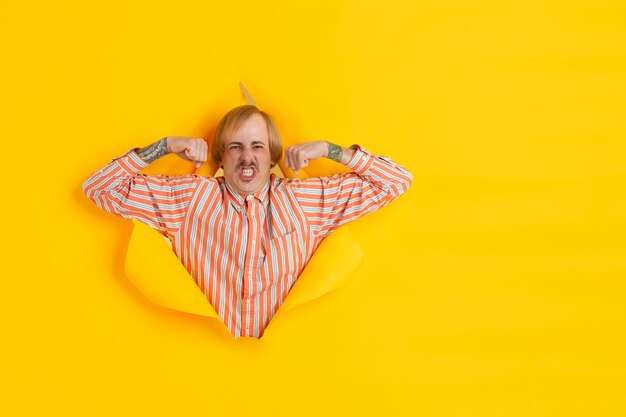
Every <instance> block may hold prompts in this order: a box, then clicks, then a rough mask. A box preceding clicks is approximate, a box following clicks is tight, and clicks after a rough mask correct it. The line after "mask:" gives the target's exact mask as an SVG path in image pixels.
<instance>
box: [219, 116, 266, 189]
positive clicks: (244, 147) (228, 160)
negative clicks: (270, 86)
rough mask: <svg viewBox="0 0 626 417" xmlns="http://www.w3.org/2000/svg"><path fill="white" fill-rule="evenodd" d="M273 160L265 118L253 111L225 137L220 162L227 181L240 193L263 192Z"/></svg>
mask: <svg viewBox="0 0 626 417" xmlns="http://www.w3.org/2000/svg"><path fill="white" fill-rule="evenodd" d="M274 162H275V161H272V157H271V155H270V148H269V137H268V132H267V125H266V124H265V120H264V119H263V117H262V116H261V115H259V114H253V115H252V116H251V117H250V118H249V119H248V120H246V121H245V122H244V123H243V124H242V125H241V126H240V127H239V129H237V130H235V131H233V132H232V133H230V134H228V135H226V137H225V138H224V154H223V155H222V160H221V161H220V165H221V166H222V168H223V169H224V178H225V179H226V183H227V184H228V185H230V186H231V187H232V188H233V189H234V190H235V191H237V192H238V193H240V194H255V193H256V192H258V191H261V189H262V188H263V186H264V185H265V184H266V183H267V181H268V180H269V177H270V170H271V168H272V165H273V164H274Z"/></svg>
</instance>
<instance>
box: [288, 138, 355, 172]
mask: <svg viewBox="0 0 626 417" xmlns="http://www.w3.org/2000/svg"><path fill="white" fill-rule="evenodd" d="M354 152H355V148H353V147H350V148H344V147H342V146H338V145H335V144H334V143H330V142H325V141H321V140H320V141H314V142H306V143H301V144H298V145H294V146H289V147H287V148H285V163H286V164H287V167H289V168H290V169H291V170H292V171H293V172H294V173H295V174H296V175H297V174H298V171H300V170H301V169H302V168H304V167H306V166H307V165H308V164H309V161H312V160H314V159H318V158H328V159H332V160H333V161H336V162H339V163H340V164H344V165H347V164H348V162H350V159H352V156H353V155H354Z"/></svg>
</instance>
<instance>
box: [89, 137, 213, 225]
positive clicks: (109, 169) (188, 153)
mask: <svg viewBox="0 0 626 417" xmlns="http://www.w3.org/2000/svg"><path fill="white" fill-rule="evenodd" d="M207 149H208V146H207V144H206V142H205V141H204V140H203V139H200V138H185V137H177V136H170V137H166V138H163V139H160V140H158V141H156V142H154V143H153V144H151V145H148V146H146V147H145V148H142V149H138V148H135V149H133V150H132V151H129V152H127V153H126V154H125V155H123V156H121V157H119V158H115V159H113V160H112V161H111V162H110V163H109V164H107V165H106V166H104V167H103V168H101V169H99V170H97V171H96V172H94V173H93V174H92V175H91V176H90V177H89V178H87V180H86V181H85V182H84V183H83V191H84V192H85V194H86V195H87V197H89V198H90V199H91V200H92V201H93V202H94V203H95V204H96V205H97V206H98V207H101V208H102V209H104V210H106V211H108V212H110V213H112V214H115V215H118V216H121V217H125V218H132V219H137V220H140V221H142V222H144V223H146V224H148V225H150V226H151V227H153V228H155V229H156V230H158V231H159V232H160V233H162V234H165V235H171V234H173V233H175V231H176V230H177V229H178V228H179V227H180V225H181V222H182V219H183V218H184V216H185V213H186V209H187V207H188V205H189V201H190V200H191V198H192V196H193V193H194V192H195V189H196V187H197V185H198V183H199V182H200V180H199V178H200V177H198V176H197V175H183V176H164V175H159V176H151V175H144V174H140V171H141V170H142V169H143V168H146V167H147V166H148V165H149V164H150V163H151V162H153V161H155V160H157V159H159V158H161V157H162V156H164V155H166V154H168V153H176V154H177V155H178V156H179V157H181V158H183V159H185V160H187V161H191V162H194V163H195V164H196V167H199V166H200V165H201V164H202V163H203V162H205V161H206V159H207Z"/></svg>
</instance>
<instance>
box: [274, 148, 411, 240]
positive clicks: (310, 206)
mask: <svg viewBox="0 0 626 417" xmlns="http://www.w3.org/2000/svg"><path fill="white" fill-rule="evenodd" d="M322 144H324V145H325V147H326V151H325V152H324V146H322ZM291 148H292V149H291V150H290V149H289V148H287V149H285V160H286V164H287V166H289V167H290V168H291V169H293V170H296V169H301V168H303V167H305V166H306V165H307V164H308V161H309V160H312V159H315V158H316V157H326V158H330V159H333V160H335V161H337V162H341V163H342V164H344V165H346V166H347V167H349V168H351V169H352V170H353V172H350V173H347V174H336V175H332V176H328V177H321V178H309V179H306V180H294V181H293V182H292V189H293V190H294V194H295V196H296V199H298V201H299V202H300V206H301V207H302V209H303V210H304V212H305V214H306V215H307V217H308V219H309V221H310V223H311V226H312V228H313V230H315V231H316V232H317V233H319V234H323V235H326V234H328V233H330V232H332V231H333V230H335V229H336V228H337V227H339V226H341V225H343V224H345V223H347V222H350V221H352V220H355V219H357V218H358V217H360V216H362V215H364V214H366V213H369V212H372V211H374V210H377V209H379V208H381V207H383V206H385V205H387V204H389V202H391V201H392V200H394V199H395V198H397V197H398V196H400V195H401V194H403V193H404V192H405V191H406V190H407V189H408V188H409V185H410V184H411V181H412V176H411V174H410V173H409V172H408V171H407V170H406V169H405V168H403V167H402V166H400V165H399V164H397V163H395V162H393V161H392V160H390V159H389V158H386V157H384V156H379V155H373V154H371V153H369V152H367V151H365V150H363V149H362V148H360V147H359V146H356V145H353V146H351V147H350V148H343V147H340V146H337V145H334V144H331V143H327V142H309V143H304V144H301V145H296V146H294V147H291Z"/></svg>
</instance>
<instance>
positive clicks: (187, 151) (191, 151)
mask: <svg viewBox="0 0 626 417" xmlns="http://www.w3.org/2000/svg"><path fill="white" fill-rule="evenodd" d="M167 151H168V152H170V153H175V154H176V155H178V156H179V157H180V158H182V159H184V160H185V161H191V162H193V163H194V165H195V167H196V168H200V166H202V164H203V163H205V162H206V161H207V157H208V152H209V146H208V145H207V143H206V142H205V140H204V139H202V138H187V137H182V136H168V137H167Z"/></svg>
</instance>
